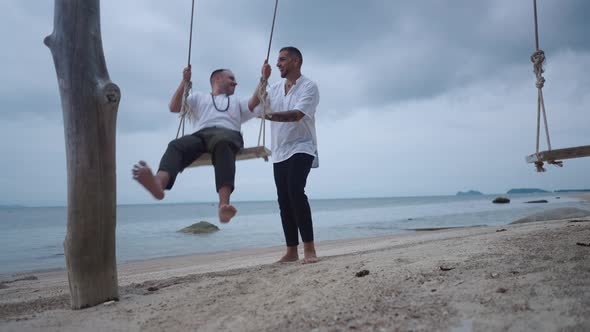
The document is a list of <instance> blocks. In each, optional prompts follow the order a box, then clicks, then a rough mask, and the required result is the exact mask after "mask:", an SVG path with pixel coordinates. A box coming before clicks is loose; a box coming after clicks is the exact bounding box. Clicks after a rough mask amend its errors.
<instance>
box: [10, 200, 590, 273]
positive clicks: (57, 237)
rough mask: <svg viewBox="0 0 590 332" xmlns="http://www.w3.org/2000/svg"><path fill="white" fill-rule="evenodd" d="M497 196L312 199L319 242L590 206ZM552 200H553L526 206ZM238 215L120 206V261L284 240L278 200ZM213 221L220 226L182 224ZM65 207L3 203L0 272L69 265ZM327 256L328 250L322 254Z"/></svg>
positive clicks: (183, 207)
mask: <svg viewBox="0 0 590 332" xmlns="http://www.w3.org/2000/svg"><path fill="white" fill-rule="evenodd" d="M496 196H498V195H483V196H432V197H391V198H362V199H322V200H311V201H310V205H311V207H312V214H313V221H314V233H315V239H316V241H322V240H337V239H351V238H358V237H370V236H379V235H391V234H396V233H401V232H410V231H413V230H412V229H417V228H431V227H457V226H476V225H490V226H492V225H505V224H508V223H510V222H512V221H514V220H516V219H519V218H522V217H524V216H527V215H530V214H533V213H537V212H540V211H542V210H546V209H553V208H561V207H577V208H581V209H587V210H590V204H589V203H588V202H583V201H580V200H578V199H575V198H572V197H567V196H561V197H560V198H559V199H558V198H557V197H558V195H556V194H529V195H502V196H507V197H510V199H511V203H510V204H492V203H491V201H492V199H493V198H494V197H496ZM535 199H547V200H548V201H549V203H546V204H525V202H526V201H529V200H535ZM234 205H235V206H236V207H237V209H238V211H239V212H238V215H237V216H236V217H234V219H232V221H231V222H230V223H229V224H219V222H217V218H216V216H217V208H216V204H215V203H197V204H194V203H192V204H188V203H187V204H149V205H121V206H118V208H117V235H116V241H117V260H118V262H119V263H123V262H127V261H133V260H143V259H149V258H156V257H165V256H178V255H187V254H195V253H208V252H219V251H229V250H240V249H245V248H262V247H271V246H277V245H284V238H283V232H282V228H281V222H280V217H279V210H278V206H277V204H276V202H274V201H263V202H234ZM201 220H206V221H209V222H212V223H214V224H216V225H217V226H218V227H219V228H220V231H219V232H214V233H211V234H198V235H194V234H184V233H179V232H178V230H179V229H181V228H184V227H186V226H189V225H191V224H193V223H195V222H198V221H201ZM66 225H67V210H66V208H65V207H22V208H21V207H8V208H0V275H6V274H13V273H17V272H29V271H38V270H49V269H60V268H64V267H65V259H64V255H63V247H62V242H63V240H64V238H65V233H66ZM320 254H321V253H320Z"/></svg>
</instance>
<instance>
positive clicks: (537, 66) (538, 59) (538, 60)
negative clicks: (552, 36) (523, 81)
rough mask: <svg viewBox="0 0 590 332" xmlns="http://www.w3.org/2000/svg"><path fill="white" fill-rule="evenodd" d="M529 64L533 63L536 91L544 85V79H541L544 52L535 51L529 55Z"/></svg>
mask: <svg viewBox="0 0 590 332" xmlns="http://www.w3.org/2000/svg"><path fill="white" fill-rule="evenodd" d="M531 62H532V63H533V71H534V72H535V76H537V82H536V84H535V85H536V86H537V88H538V89H541V88H543V86H544V85H545V78H544V77H543V73H544V72H545V70H543V63H544V62H545V52H543V50H536V51H535V52H534V53H533V54H532V55H531Z"/></svg>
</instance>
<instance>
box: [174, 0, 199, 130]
mask: <svg viewBox="0 0 590 332" xmlns="http://www.w3.org/2000/svg"><path fill="white" fill-rule="evenodd" d="M194 17H195V0H193V1H192V5H191V27H190V32H189V38H188V60H187V67H188V66H190V65H191V49H192V44H193V20H194ZM192 88H193V82H192V81H188V82H186V83H185V84H184V92H183V93H182V104H181V107H180V122H179V124H178V129H177V130H176V138H179V137H180V136H184V123H185V120H186V117H188V118H189V121H190V122H192V121H193V120H194V119H193V116H194V114H193V112H191V109H190V106H189V104H188V101H187V98H188V95H189V94H190V92H191V90H192ZM181 131H182V135H181Z"/></svg>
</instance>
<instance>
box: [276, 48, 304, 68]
mask: <svg viewBox="0 0 590 332" xmlns="http://www.w3.org/2000/svg"><path fill="white" fill-rule="evenodd" d="M282 51H286V52H287V53H289V55H291V56H294V57H296V58H297V59H299V64H300V65H302V64H303V55H302V54H301V51H299V50H298V49H297V47H293V46H285V47H283V48H281V50H280V51H279V53H280V52H282Z"/></svg>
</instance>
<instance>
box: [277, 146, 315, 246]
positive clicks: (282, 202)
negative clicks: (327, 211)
mask: <svg viewBox="0 0 590 332" xmlns="http://www.w3.org/2000/svg"><path fill="white" fill-rule="evenodd" d="M313 158H314V157H313V156H311V155H308V154H305V153H296V154H294V155H293V156H292V157H291V158H289V159H287V160H285V161H282V162H280V163H275V164H273V167H274V177H275V185H276V186H277V196H278V201H279V208H280V210H281V221H282V223H283V232H284V233H285V241H286V242H287V246H289V247H292V246H296V245H298V244H299V236H298V230H299V233H300V234H301V240H302V241H303V242H304V243H305V242H311V241H313V223H312V220H311V209H310V208H309V202H308V200H307V196H306V195H305V184H306V183H307V176H308V175H309V171H310V170H311V164H312V162H313Z"/></svg>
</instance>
